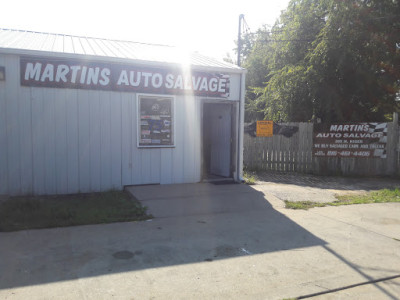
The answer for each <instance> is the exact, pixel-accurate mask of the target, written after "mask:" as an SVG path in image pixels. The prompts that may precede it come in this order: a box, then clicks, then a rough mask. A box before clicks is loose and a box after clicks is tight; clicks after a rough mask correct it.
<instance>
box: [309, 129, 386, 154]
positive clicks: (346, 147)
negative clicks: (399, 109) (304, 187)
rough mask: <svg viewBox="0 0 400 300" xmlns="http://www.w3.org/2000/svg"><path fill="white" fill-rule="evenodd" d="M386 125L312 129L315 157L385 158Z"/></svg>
mask: <svg viewBox="0 0 400 300" xmlns="http://www.w3.org/2000/svg"><path fill="white" fill-rule="evenodd" d="M387 128H388V126H387V123H357V124H331V125H329V127H325V128H315V129H314V140H313V155H314V156H315V157H365V158H386V143H387Z"/></svg>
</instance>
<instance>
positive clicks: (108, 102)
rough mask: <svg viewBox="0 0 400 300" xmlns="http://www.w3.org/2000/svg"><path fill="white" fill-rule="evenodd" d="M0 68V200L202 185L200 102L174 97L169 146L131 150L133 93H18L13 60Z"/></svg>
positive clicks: (0, 60) (1, 60) (5, 59)
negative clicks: (2, 77) (2, 76)
mask: <svg viewBox="0 0 400 300" xmlns="http://www.w3.org/2000/svg"><path fill="white" fill-rule="evenodd" d="M0 64H1V65H4V66H5V67H6V76H7V77H6V79H7V80H6V81H2V82H0V145H2V147H0V194H14V195H20V194H66V193H77V192H94V191H102V190H107V189H111V188H116V189H120V188H122V187H123V186H124V185H128V184H144V183H146V184H147V183H162V184H163V183H183V182H198V181H200V174H201V172H200V166H201V154H200V149H201V146H200V142H201V135H200V124H201V119H200V118H201V101H200V99H199V98H197V97H190V96H177V97H176V99H175V143H176V147H175V148H161V149H160V148H155V149H143V148H137V146H136V143H137V130H136V129H137V107H136V94H134V93H120V92H109V91H92V90H73V89H49V88H37V87H21V86H20V82H19V57H18V56H16V55H1V54H0Z"/></svg>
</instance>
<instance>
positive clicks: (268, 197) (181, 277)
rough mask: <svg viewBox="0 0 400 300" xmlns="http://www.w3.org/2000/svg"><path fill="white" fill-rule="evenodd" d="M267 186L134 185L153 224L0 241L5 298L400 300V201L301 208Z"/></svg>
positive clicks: (16, 235)
mask: <svg viewBox="0 0 400 300" xmlns="http://www.w3.org/2000/svg"><path fill="white" fill-rule="evenodd" d="M268 186H269V184H259V185H255V186H246V185H239V184H229V185H213V184H192V185H175V186H147V187H133V194H135V196H136V197H137V198H138V199H139V200H141V201H142V202H143V203H144V204H145V205H147V206H148V207H149V208H150V212H151V213H153V214H154V215H155V218H154V219H153V220H151V221H147V222H137V223H115V224H108V225H91V226H77V227H70V228H56V229H44V230H28V231H19V232H13V233H0V298H1V299H54V298H57V299H166V298H170V299H284V298H290V297H300V296H306V297H311V296H313V295H314V296H315V297H314V298H316V299H318V298H321V299H398V298H399V295H400V205H399V204H398V203H397V204H395V203H388V204H373V205H358V206H346V207H327V208H314V209H311V210H309V211H293V210H287V209H285V208H283V204H282V203H283V202H282V201H281V199H280V198H279V197H277V195H278V194H277V193H270V192H269V191H270V190H271V187H268Z"/></svg>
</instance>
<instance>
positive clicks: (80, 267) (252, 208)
mask: <svg viewBox="0 0 400 300" xmlns="http://www.w3.org/2000/svg"><path fill="white" fill-rule="evenodd" d="M236 186H239V187H236ZM193 193H194V196H193V197H192V199H190V198H187V199H186V198H185V199H186V201H196V199H197V201H198V200H199V199H200V203H203V204H204V207H203V208H202V209H201V210H200V212H201V214H195V215H192V216H181V217H169V218H159V219H157V218H155V219H154V220H152V221H151V222H138V223H115V224H108V225H90V226H78V227H70V228H56V229H44V230H28V231H20V232H13V233H0V241H1V243H0V257H1V260H0V289H8V288H14V287H21V286H29V285H37V284H45V283H52V282H59V281H66V280H74V279H78V278H86V277H94V276H101V275H107V274H113V273H120V272H131V271H136V270H144V269H150V268H162V267H168V266H175V265H181V264H192V263H202V262H203V263H212V261H215V260H221V259H227V258H232V257H239V256H246V255H256V254H262V253H268V252H274V251H282V250H291V249H298V248H304V247H313V246H323V245H325V242H324V241H323V240H321V239H319V238H317V237H316V236H314V235H313V234H311V233H310V232H308V231H307V230H305V229H304V228H302V227H301V226H299V225H297V224H296V223H295V222H293V221H291V220H290V219H288V218H287V217H286V216H284V215H283V214H281V213H279V212H278V211H276V210H274V209H273V208H272V206H271V205H270V204H269V202H268V201H266V199H265V198H264V195H263V194H262V193H260V192H258V191H256V190H254V189H253V188H251V187H249V186H245V185H232V188H231V187H227V186H221V187H211V188H210V189H209V190H208V191H204V190H203V191H201V190H199V191H198V192H196V191H194V192H193ZM196 193H197V194H196ZM173 198H179V195H177V196H174V197H173ZM171 199H172V198H171ZM179 199H180V200H179ZM179 199H178V200H179V201H183V200H182V198H179ZM229 199H231V202H229V201H230V200H229ZM159 201H169V200H168V199H164V200H159ZM179 201H178V203H179ZM202 201H203V202H202ZM166 203H167V202H166ZM171 203H173V201H171ZM218 203H219V204H218ZM164 204H165V203H164ZM197 205H198V206H199V202H198V203H197ZM200 206H201V205H200ZM207 207H208V210H207ZM196 212H199V211H196ZM207 212H208V213H207Z"/></svg>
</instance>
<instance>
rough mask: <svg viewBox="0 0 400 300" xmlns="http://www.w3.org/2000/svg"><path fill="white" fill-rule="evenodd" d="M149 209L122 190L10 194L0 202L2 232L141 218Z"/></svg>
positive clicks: (137, 219) (145, 217)
mask: <svg viewBox="0 0 400 300" xmlns="http://www.w3.org/2000/svg"><path fill="white" fill-rule="evenodd" d="M146 210H147V208H146V207H143V206H142V205H141V204H140V203H139V202H138V201H137V200H135V199H132V198H131V196H130V195H129V194H128V193H126V192H123V191H109V192H104V193H90V194H74V195H61V196H59V195H58V196H36V197H10V198H9V199H7V200H6V201H3V202H0V231H16V230H24V229H38V228H51V227H65V226H75V225H87V224H101V223H113V222H127V221H141V220H146V219H149V218H151V217H152V216H150V215H147V213H146Z"/></svg>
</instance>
